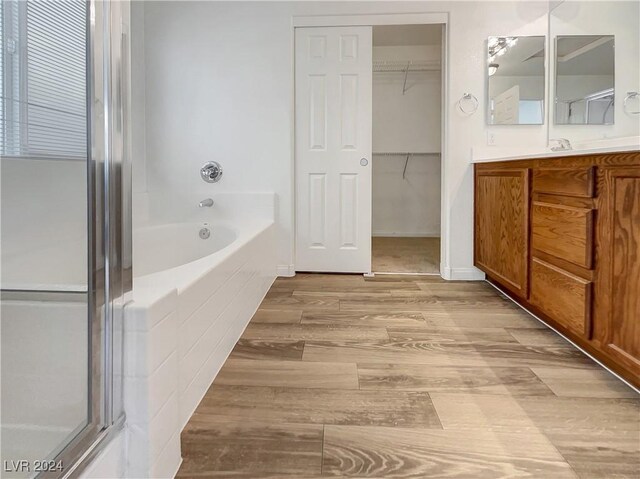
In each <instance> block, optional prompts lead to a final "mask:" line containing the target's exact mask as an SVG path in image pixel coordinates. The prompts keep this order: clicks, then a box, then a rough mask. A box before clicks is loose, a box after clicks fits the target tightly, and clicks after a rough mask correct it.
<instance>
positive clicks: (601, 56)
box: [557, 35, 615, 75]
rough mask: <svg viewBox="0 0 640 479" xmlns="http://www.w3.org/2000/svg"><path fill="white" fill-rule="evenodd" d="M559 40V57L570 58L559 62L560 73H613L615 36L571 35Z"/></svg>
mask: <svg viewBox="0 0 640 479" xmlns="http://www.w3.org/2000/svg"><path fill="white" fill-rule="evenodd" d="M557 41H558V56H559V59H560V60H562V59H563V58H569V59H568V60H567V61H559V62H558V75H613V69H614V58H615V51H614V40H613V37H601V36H594V35H589V36H571V37H558V40H557ZM573 55H575V56H573ZM572 56H573V58H571V57H572Z"/></svg>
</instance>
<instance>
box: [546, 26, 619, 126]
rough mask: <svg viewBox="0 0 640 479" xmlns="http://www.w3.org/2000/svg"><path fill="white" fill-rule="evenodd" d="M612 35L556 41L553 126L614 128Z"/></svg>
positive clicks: (566, 37) (613, 46) (561, 38)
mask: <svg viewBox="0 0 640 479" xmlns="http://www.w3.org/2000/svg"><path fill="white" fill-rule="evenodd" d="M614 48H615V39H614V36H613V35H567V36H558V37H556V47H555V53H556V55H555V56H556V62H555V70H556V83H555V97H556V98H555V115H554V116H555V124H556V125H613V123H614V117H615V115H614V113H615V112H614V109H615V104H614V103H615V50H614Z"/></svg>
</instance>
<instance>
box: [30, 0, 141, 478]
mask: <svg viewBox="0 0 640 479" xmlns="http://www.w3.org/2000/svg"><path fill="white" fill-rule="evenodd" d="M129 9H130V3H129V1H128V0H124V1H120V2H109V1H100V0H89V1H87V63H86V65H87V77H86V80H87V202H88V203H87V205H88V215H87V216H88V217H87V220H88V231H87V233H88V234H87V238H88V288H87V290H88V291H87V292H88V294H87V297H88V320H89V334H88V340H89V348H88V351H89V353H88V370H89V382H88V384H89V388H88V398H87V399H88V408H87V409H88V423H87V425H86V426H85V427H84V428H83V429H82V430H81V431H80V432H79V433H78V434H77V435H76V437H74V438H73V439H72V440H71V441H70V442H69V443H68V444H66V445H65V446H64V447H63V449H62V450H61V452H59V453H58V454H57V455H56V456H55V457H53V458H50V459H51V460H52V461H55V463H58V462H60V463H61V464H62V465H63V467H64V469H63V470H62V471H57V470H52V471H48V472H42V473H40V474H39V475H38V476H37V477H38V478H47V479H48V478H60V477H63V478H71V477H78V476H79V475H80V474H81V473H82V471H83V470H85V469H86V467H87V466H88V465H89V463H90V462H91V460H92V459H94V458H95V457H96V456H97V455H98V454H99V453H100V452H101V451H102V450H103V449H104V448H105V447H106V445H107V444H108V442H109V440H110V439H112V438H113V437H114V436H115V435H116V434H117V433H119V432H120V431H121V430H122V429H123V426H124V422H125V415H124V407H123V404H122V402H123V401H122V397H123V396H122V379H123V374H124V371H123V369H122V368H123V337H124V328H123V313H124V306H125V304H126V302H127V301H128V300H129V299H130V298H129V295H130V292H131V288H132V266H131V265H132V253H131V235H132V225H131V195H132V193H131V191H132V190H131V160H130V158H131V157H130V144H129V138H130V136H129V128H130V122H129V118H130V98H129V91H130V81H129V78H130V77H129V71H130V69H129V31H128V28H129V26H128V25H129V11H130V10H129Z"/></svg>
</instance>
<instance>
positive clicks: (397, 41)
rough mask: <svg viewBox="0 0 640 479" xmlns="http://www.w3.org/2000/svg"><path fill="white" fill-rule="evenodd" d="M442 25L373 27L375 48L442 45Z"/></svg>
mask: <svg viewBox="0 0 640 479" xmlns="http://www.w3.org/2000/svg"><path fill="white" fill-rule="evenodd" d="M441 38H442V26H441V25H380V26H374V27H373V46H374V47H399V46H409V45H440V41H441Z"/></svg>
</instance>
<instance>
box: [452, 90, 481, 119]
mask: <svg viewBox="0 0 640 479" xmlns="http://www.w3.org/2000/svg"><path fill="white" fill-rule="evenodd" d="M465 103H468V105H467V106H466V107H465V106H463V104H465ZM456 105H457V107H458V110H460V111H461V112H462V113H463V114H464V115H467V116H469V115H473V114H474V113H475V112H476V111H477V110H478V99H477V98H476V97H475V95H474V94H472V93H463V94H462V98H460V99H459V100H458V101H457V103H456Z"/></svg>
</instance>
